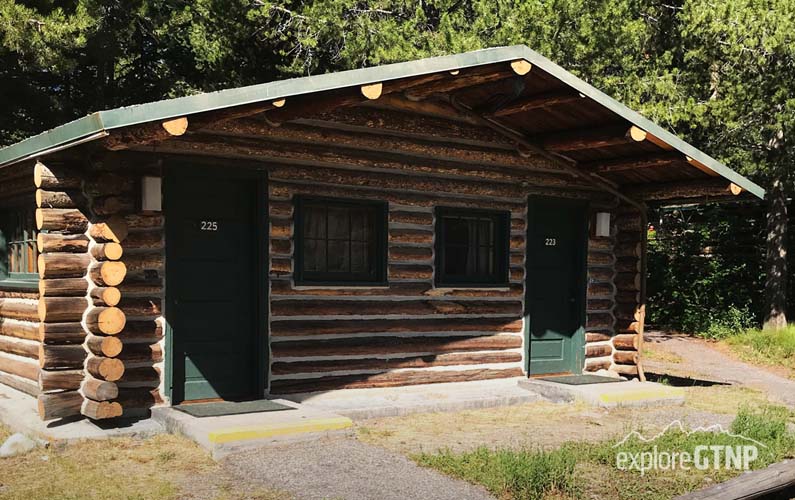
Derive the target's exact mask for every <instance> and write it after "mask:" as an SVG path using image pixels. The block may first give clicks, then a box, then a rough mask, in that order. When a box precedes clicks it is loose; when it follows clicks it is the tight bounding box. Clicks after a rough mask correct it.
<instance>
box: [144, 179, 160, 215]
mask: <svg viewBox="0 0 795 500" xmlns="http://www.w3.org/2000/svg"><path fill="white" fill-rule="evenodd" d="M162 209H163V196H162V193H161V179H160V177H152V176H145V177H142V178H141V210H143V211H144V212H160V211H161V210H162Z"/></svg>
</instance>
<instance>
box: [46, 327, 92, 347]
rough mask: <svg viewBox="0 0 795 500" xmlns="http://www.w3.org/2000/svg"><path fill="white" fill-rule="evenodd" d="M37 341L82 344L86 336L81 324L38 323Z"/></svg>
mask: <svg viewBox="0 0 795 500" xmlns="http://www.w3.org/2000/svg"><path fill="white" fill-rule="evenodd" d="M38 334H39V341H41V342H43V343H46V344H67V343H74V344H82V343H83V341H84V340H85V337H86V332H85V331H84V330H83V325H82V324H81V323H79V322H71V323H40V324H39V327H38Z"/></svg>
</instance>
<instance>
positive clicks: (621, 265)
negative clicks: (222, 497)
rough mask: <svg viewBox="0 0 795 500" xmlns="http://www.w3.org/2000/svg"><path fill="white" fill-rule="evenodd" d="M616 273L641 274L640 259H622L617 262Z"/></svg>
mask: <svg viewBox="0 0 795 500" xmlns="http://www.w3.org/2000/svg"><path fill="white" fill-rule="evenodd" d="M616 271H618V272H619V273H639V272H640V259H639V258H638V257H622V258H620V259H618V261H617V262H616Z"/></svg>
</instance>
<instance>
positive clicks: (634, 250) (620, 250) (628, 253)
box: [615, 241, 642, 259]
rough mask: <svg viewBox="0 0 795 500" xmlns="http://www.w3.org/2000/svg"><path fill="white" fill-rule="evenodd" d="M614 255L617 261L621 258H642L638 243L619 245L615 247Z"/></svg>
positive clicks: (640, 246) (640, 247)
mask: <svg viewBox="0 0 795 500" xmlns="http://www.w3.org/2000/svg"><path fill="white" fill-rule="evenodd" d="M615 254H616V257H618V258H619V259H620V258H622V257H637V258H640V257H641V256H642V245H641V243H640V242H639V241H638V242H634V241H633V242H626V243H619V244H617V245H616V248H615Z"/></svg>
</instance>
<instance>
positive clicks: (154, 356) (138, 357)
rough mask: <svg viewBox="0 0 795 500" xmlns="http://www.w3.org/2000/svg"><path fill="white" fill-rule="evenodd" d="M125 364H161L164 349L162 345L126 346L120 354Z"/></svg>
mask: <svg viewBox="0 0 795 500" xmlns="http://www.w3.org/2000/svg"><path fill="white" fill-rule="evenodd" d="M119 359H121V360H122V361H124V364H125V365H126V364H132V363H149V362H151V363H159V362H161V361H163V349H162V348H161V347H160V344H126V345H125V346H124V349H123V350H122V351H121V353H120V354H119Z"/></svg>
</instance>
